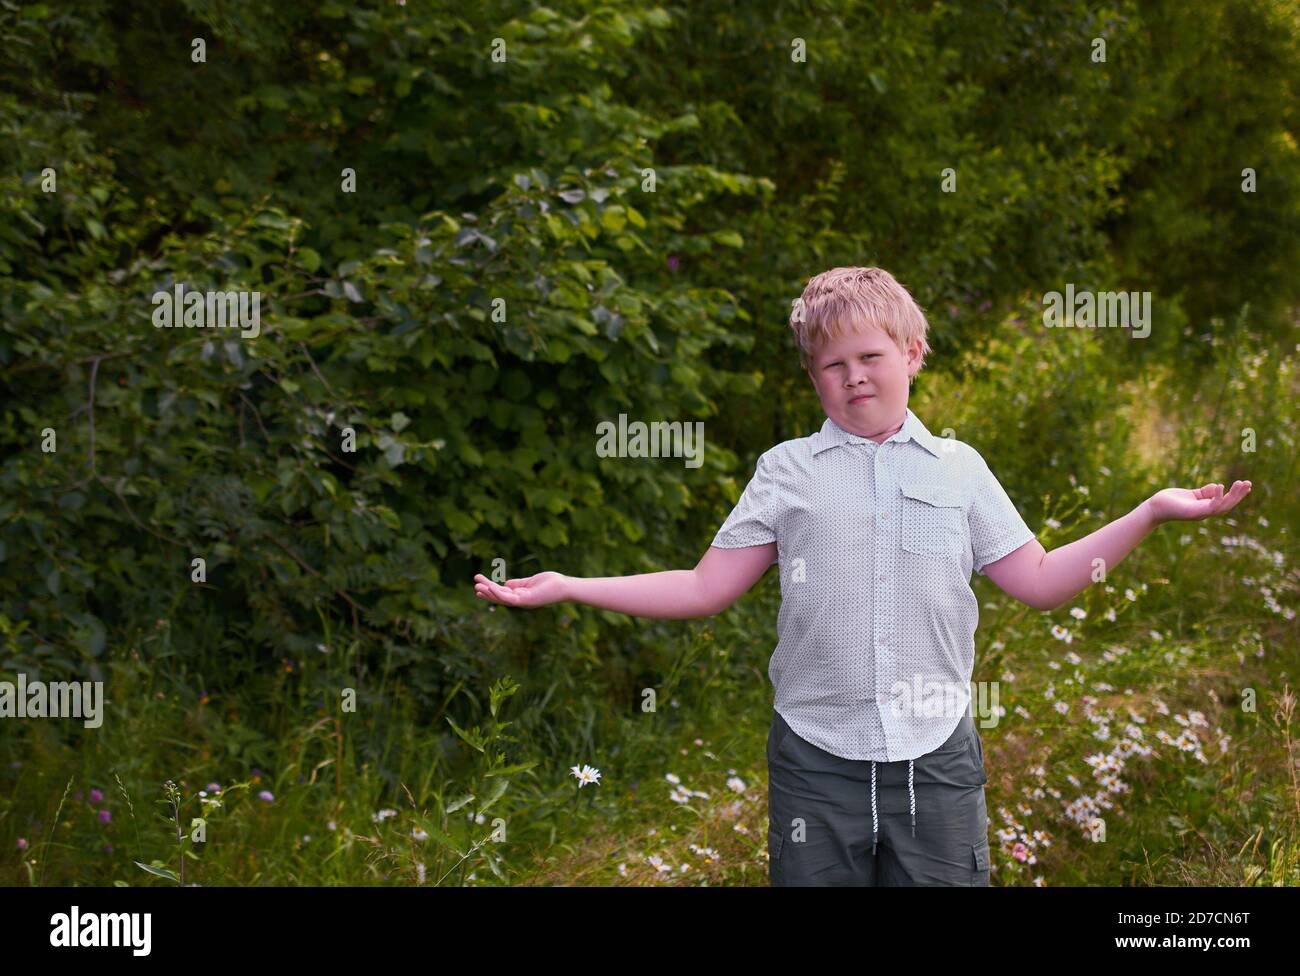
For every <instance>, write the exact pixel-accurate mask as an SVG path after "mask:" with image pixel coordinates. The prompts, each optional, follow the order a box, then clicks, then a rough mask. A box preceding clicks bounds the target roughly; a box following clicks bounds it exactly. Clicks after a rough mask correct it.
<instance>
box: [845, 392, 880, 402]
mask: <svg viewBox="0 0 1300 976" xmlns="http://www.w3.org/2000/svg"><path fill="white" fill-rule="evenodd" d="M873 396H875V394H873V393H864V394H862V396H855V397H854V398H853V399H852V400H850V401H849V403H851V404H852V403H866V402H867V401H868V400H870V399H871V398H872V397H873Z"/></svg>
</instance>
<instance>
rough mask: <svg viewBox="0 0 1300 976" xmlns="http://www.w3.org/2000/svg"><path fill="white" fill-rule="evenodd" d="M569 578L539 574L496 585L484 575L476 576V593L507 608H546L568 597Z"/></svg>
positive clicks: (554, 574) (561, 574)
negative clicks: (549, 604) (567, 581)
mask: <svg viewBox="0 0 1300 976" xmlns="http://www.w3.org/2000/svg"><path fill="white" fill-rule="evenodd" d="M566 580H567V577H566V576H565V575H564V574H563V573H538V574H537V575H536V576H528V577H525V578H524V579H512V580H506V581H505V583H504V584H501V583H494V582H492V580H490V579H488V578H487V577H486V576H484V575H483V574H482V573H476V574H475V575H474V593H475V595H476V596H478V597H480V598H481V599H484V600H489V601H491V602H492V603H500V604H501V605H502V606H507V607H544V606H546V605H547V604H548V603H558V602H560V601H561V600H566V599H568V597H567V596H566V595H565V593H564V584H565V581H566Z"/></svg>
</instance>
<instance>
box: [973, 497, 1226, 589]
mask: <svg viewBox="0 0 1300 976" xmlns="http://www.w3.org/2000/svg"><path fill="white" fill-rule="evenodd" d="M1250 487H1251V485H1250V482H1249V481H1235V482H1233V484H1232V488H1231V489H1230V490H1229V491H1228V492H1227V494H1224V491H1223V485H1220V484H1209V485H1205V486H1204V487H1203V488H1196V489H1194V490H1193V489H1189V488H1165V489H1162V490H1161V491H1158V492H1156V493H1155V494H1154V495H1152V496H1151V497H1150V498H1148V499H1147V500H1146V501H1144V502H1143V503H1142V504H1141V505H1139V506H1138V507H1137V508H1135V509H1133V511H1131V512H1129V513H1128V514H1127V515H1125V516H1123V517H1121V518H1117V519H1116V520H1115V521H1114V522H1111V523H1110V524H1109V525H1104V526H1102V527H1101V528H1100V529H1098V530H1097V531H1096V532H1093V533H1092V534H1091V535H1086V536H1084V537H1083V538H1082V539H1079V540H1077V541H1075V542H1071V543H1069V544H1068V545H1064V546H1060V547H1059V548H1057V549H1053V550H1052V551H1051V552H1047V551H1046V550H1045V549H1044V548H1043V545H1042V543H1041V542H1039V541H1038V540H1037V539H1034V540H1032V541H1030V542H1027V543H1025V544H1024V545H1023V546H1021V547H1020V548H1019V549H1017V550H1015V551H1014V552H1012V553H1009V554H1008V555H1006V556H1003V557H1002V558H1001V559H999V560H997V561H996V562H992V563H989V564H988V565H987V566H985V567H984V574H985V575H986V576H987V577H988V578H989V579H991V580H992V581H993V582H994V583H996V584H997V585H998V587H999V588H1001V589H1002V590H1003V591H1004V592H1005V593H1007V594H1009V595H1010V596H1012V597H1015V598H1016V599H1017V600H1019V601H1020V602H1021V603H1024V604H1027V605H1028V606H1031V607H1033V608H1035V609H1036V610H1055V609H1056V608H1057V607H1060V606H1062V605H1064V604H1066V603H1068V602H1069V601H1070V600H1072V599H1073V598H1074V597H1076V596H1077V595H1078V594H1080V593H1082V592H1083V591H1084V590H1085V589H1087V587H1088V584H1090V583H1091V582H1093V561H1094V560H1097V559H1100V560H1101V561H1102V563H1101V565H1102V567H1103V571H1104V572H1107V573H1109V572H1110V570H1111V569H1112V568H1113V567H1114V566H1115V565H1116V564H1118V563H1119V561H1120V560H1121V559H1123V558H1124V557H1125V556H1127V555H1128V554H1129V553H1130V552H1132V551H1133V549H1134V547H1135V546H1136V545H1137V544H1138V543H1139V542H1141V541H1142V540H1143V539H1145V538H1146V536H1147V534H1148V533H1149V532H1150V531H1151V530H1152V529H1154V528H1155V527H1156V526H1157V525H1160V524H1162V523H1164V522H1175V521H1191V520H1200V519H1203V518H1208V517H1209V516H1211V515H1218V514H1219V513H1220V512H1226V511H1228V510H1229V509H1231V508H1232V507H1233V506H1234V505H1236V504H1237V502H1239V501H1241V500H1242V499H1243V498H1245V497H1246V496H1247V495H1248V494H1250Z"/></svg>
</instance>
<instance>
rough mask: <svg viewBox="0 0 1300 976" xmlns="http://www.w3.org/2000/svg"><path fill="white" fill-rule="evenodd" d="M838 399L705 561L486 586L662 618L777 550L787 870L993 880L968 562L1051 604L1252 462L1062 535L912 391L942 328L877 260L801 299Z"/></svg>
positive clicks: (798, 874)
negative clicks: (689, 566)
mask: <svg viewBox="0 0 1300 976" xmlns="http://www.w3.org/2000/svg"><path fill="white" fill-rule="evenodd" d="M790 327H791V329H793V330H794V333H795V337H796V339H797V341H798V345H799V349H800V358H801V361H802V365H803V367H804V370H805V371H806V372H807V373H808V376H809V378H810V379H811V380H812V384H813V388H814V389H815V390H816V391H817V396H818V397H819V398H820V400H821V404H822V408H823V410H824V411H825V413H826V416H827V419H826V422H825V423H824V424H823V425H822V428H821V430H820V431H818V432H817V433H815V434H813V435H811V436H809V437H802V438H796V439H794V440H788V441H785V442H783V443H781V444H778V445H777V446H776V447H773V448H772V449H770V450H768V451H766V452H765V453H764V454H763V455H762V456H760V457H759V459H758V465H757V470H756V471H755V474H754V477H753V479H752V480H751V481H750V482H749V484H748V486H747V487H746V488H745V491H744V493H743V494H742V495H741V498H740V500H739V502H737V504H736V506H735V508H734V509H733V510H732V512H731V514H730V515H729V516H728V517H727V520H726V521H725V522H724V523H723V525H722V528H720V529H719V530H718V532H717V534H716V536H715V537H714V539H713V543H712V545H711V546H710V548H709V550H708V552H706V553H705V555H704V557H703V558H702V559H701V560H700V563H699V565H698V566H696V567H695V569H693V570H672V571H668V572H662V573H647V574H642V575H638V576H622V577H618V576H616V577H605V578H601V579H578V578H572V577H567V576H563V575H561V574H559V573H539V574H537V575H536V576H531V577H529V578H527V579H516V580H508V581H507V582H506V584H505V585H504V586H501V585H498V584H495V583H493V582H492V581H490V580H488V579H487V578H486V577H484V576H482V575H476V576H475V577H474V579H475V590H476V593H477V594H478V596H480V597H482V598H484V599H491V600H493V601H494V602H497V603H502V604H504V605H507V606H517V607H536V606H542V605H544V604H547V603H553V602H556V601H560V600H575V601H578V602H580V603H586V604H589V605H591V606H595V607H602V608H604V609H607V610H615V611H619V612H622V613H627V614H633V615H636V616H646V617H663V618H685V617H702V616H709V615H712V614H715V613H719V612H721V611H722V610H724V609H726V608H727V607H729V606H730V605H731V604H732V603H733V602H734V601H735V600H736V599H737V598H738V597H739V596H740V595H741V594H742V593H744V592H745V591H746V590H748V589H749V587H750V586H752V585H753V584H754V582H755V581H757V580H758V578H759V577H760V576H762V574H763V572H764V571H765V570H766V569H767V567H768V566H769V565H771V564H772V563H773V562H778V563H779V564H780V572H781V609H780V612H779V614H778V617H777V631H778V635H779V642H778V644H777V647H776V651H775V652H774V653H773V655H772V658H771V662H770V664H769V667H768V675H769V677H770V678H771V680H772V684H773V686H774V687H775V689H776V701H775V705H774V709H773V718H772V727H771V730H770V731H769V733H768V742H767V761H768V817H769V827H768V854H769V873H770V878H771V881H772V884H774V885H908V886H911V885H963V886H965V885H987V884H988V883H989V844H988V815H987V810H986V806H985V800H984V784H985V782H987V778H986V776H985V773H984V749H983V744H982V742H981V741H980V737H979V733H978V731H977V730H976V728H975V724H974V720H973V718H972V716H971V714H970V679H971V674H972V670H973V667H974V655H975V647H974V632H975V625H976V621H977V616H978V606H977V603H976V599H975V595H974V593H973V592H972V591H971V587H970V576H971V570H972V569H974V570H975V571H976V572H979V573H983V574H985V575H987V576H988V577H989V578H990V579H991V580H993V582H994V583H995V584H996V585H997V586H998V587H1000V588H1001V589H1002V590H1004V591H1005V592H1006V593H1008V594H1009V595H1010V596H1012V597H1014V598H1015V599H1017V600H1020V601H1021V602H1023V603H1025V604H1027V605H1028V606H1031V607H1034V608H1035V609H1039V610H1053V609H1056V608H1057V607H1059V606H1061V605H1062V604H1064V603H1066V602H1068V601H1069V600H1071V599H1072V598H1073V597H1074V596H1075V595H1076V594H1078V593H1079V592H1081V591H1082V590H1083V589H1085V588H1086V587H1087V586H1088V584H1089V583H1090V582H1091V581H1092V573H1093V563H1094V560H1096V559H1100V560H1102V563H1103V565H1104V566H1105V568H1106V571H1107V572H1109V571H1110V570H1111V569H1113V568H1114V567H1115V565H1116V564H1118V563H1119V561H1120V560H1121V559H1123V558H1124V557H1125V556H1126V555H1128V553H1129V552H1130V551H1131V550H1132V549H1133V547H1134V546H1136V545H1137V544H1138V543H1139V542H1140V541H1141V540H1142V539H1143V538H1144V537H1145V536H1146V535H1147V533H1149V532H1150V531H1151V530H1152V528H1154V527H1155V526H1156V525H1159V524H1160V523H1162V522H1166V521H1171V520H1175V519H1202V518H1205V517H1206V516H1208V515H1212V514H1216V513H1219V512H1224V511H1227V510H1228V509H1231V508H1232V507H1233V506H1234V505H1236V504H1237V502H1239V501H1240V500H1241V499H1242V498H1243V497H1245V495H1246V494H1247V493H1248V492H1249V491H1250V487H1251V485H1250V482H1249V481H1239V482H1236V483H1234V484H1233V486H1232V489H1231V490H1230V491H1229V492H1227V493H1226V494H1225V493H1224V491H1223V486H1222V485H1218V484H1210V485H1206V486H1204V487H1202V488H1199V489H1196V490H1195V491H1192V490H1188V489H1184V488H1166V489H1164V490H1162V491H1159V492H1157V493H1156V494H1154V495H1153V496H1151V497H1150V498H1148V499H1147V500H1146V501H1144V502H1143V503H1142V504H1141V505H1139V506H1138V507H1137V508H1135V509H1134V510H1133V511H1131V512H1129V513H1128V514H1127V515H1124V516H1123V517H1121V518H1119V519H1116V520H1115V521H1114V522H1111V523H1110V524H1109V525H1107V526H1104V527H1103V528H1101V529H1098V530H1097V531H1096V532H1093V533H1092V534H1091V535H1088V536H1086V537H1085V538H1083V539H1080V540H1078V541H1076V542H1072V543H1070V544H1069V545H1065V546H1061V547H1060V548H1058V549H1054V550H1052V551H1051V552H1050V553H1049V552H1046V551H1045V550H1044V549H1043V547H1042V545H1041V544H1040V543H1039V542H1038V541H1037V540H1036V539H1035V538H1034V533H1033V532H1032V531H1030V529H1029V527H1028V526H1027V525H1026V524H1025V522H1024V520H1023V519H1022V518H1021V517H1020V514H1019V513H1018V512H1017V511H1016V509H1015V506H1014V505H1013V504H1012V503H1011V500H1010V499H1009V498H1008V497H1007V494H1006V492H1005V491H1003V489H1002V486H1001V485H1000V484H999V483H998V480H997V478H995V477H994V475H993V473H992V472H991V471H990V470H989V467H988V465H987V464H986V463H985V462H984V459H983V458H982V457H981V456H980V455H979V453H978V452H977V451H976V450H975V449H974V448H973V447H971V446H970V445H968V444H964V443H962V442H961V441H958V440H955V439H951V438H938V437H935V436H934V435H933V434H931V433H930V432H929V431H928V430H927V429H926V427H925V425H924V424H922V423H921V421H920V419H919V418H917V416H916V414H914V413H912V411H911V410H910V409H909V408H908V406H907V399H908V388H909V384H910V382H911V380H912V378H913V377H915V375H916V373H917V371H918V370H919V369H920V368H921V366H922V363H923V361H924V358H925V354H926V352H928V351H929V345H928V343H927V342H926V332H927V325H926V321H925V316H924V315H923V313H922V312H921V309H920V308H919V307H918V306H917V305H916V303H915V302H914V301H913V300H912V297H911V296H910V295H909V294H908V292H907V291H906V290H905V289H904V288H903V286H902V285H900V284H899V283H898V282H897V281H896V280H894V278H893V276H892V275H890V274H889V273H888V272H886V271H883V270H881V269H879V268H834V269H832V270H830V271H827V272H824V273H823V274H820V275H817V276H816V277H814V278H813V279H812V280H811V281H809V283H808V286H807V287H806V288H805V289H804V293H803V296H802V299H801V300H800V302H798V303H796V311H795V312H794V313H793V314H792V316H791V321H790Z"/></svg>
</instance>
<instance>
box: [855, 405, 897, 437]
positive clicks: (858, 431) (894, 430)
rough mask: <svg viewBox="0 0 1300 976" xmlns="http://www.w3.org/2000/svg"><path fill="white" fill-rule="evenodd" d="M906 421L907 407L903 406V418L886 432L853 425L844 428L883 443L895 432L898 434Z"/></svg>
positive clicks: (859, 435)
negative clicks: (867, 429)
mask: <svg viewBox="0 0 1300 976" xmlns="http://www.w3.org/2000/svg"><path fill="white" fill-rule="evenodd" d="M905 423H907V408H906V407H904V408H903V416H902V418H900V419H899V421H898V423H896V424H894V425H893V426H892V427H891V428H889V429H888V430H887V431H885V432H884V433H874V434H870V433H867V432H866V431H861V430H854V429H853V428H852V427H844V430H847V431H848V432H849V433H850V434H855V435H857V436H858V437H865V438H866V439H867V440H869V441H875V442H876V443H877V444H883V443H885V441H887V440H889V439H890V438H891V437H893V436H894V435H895V434H897V433H898V432H899V431H900V430H902V429H903V424H905Z"/></svg>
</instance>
